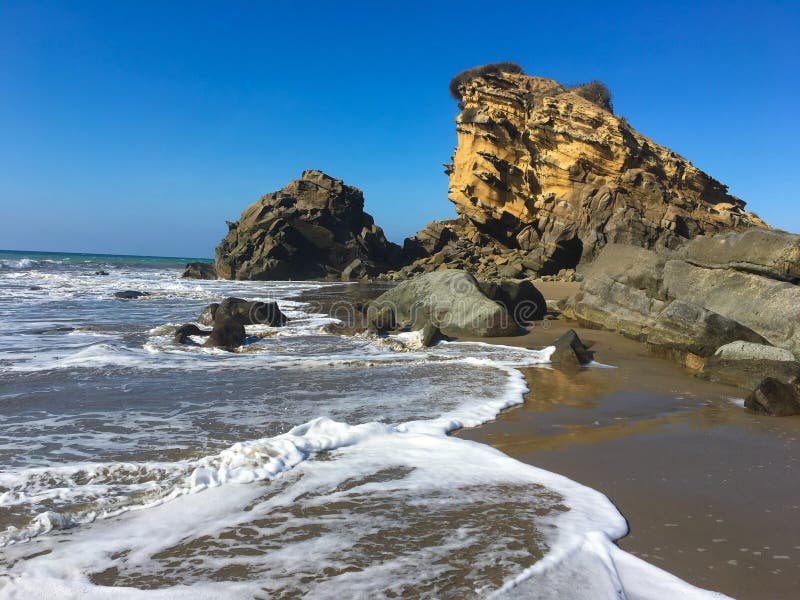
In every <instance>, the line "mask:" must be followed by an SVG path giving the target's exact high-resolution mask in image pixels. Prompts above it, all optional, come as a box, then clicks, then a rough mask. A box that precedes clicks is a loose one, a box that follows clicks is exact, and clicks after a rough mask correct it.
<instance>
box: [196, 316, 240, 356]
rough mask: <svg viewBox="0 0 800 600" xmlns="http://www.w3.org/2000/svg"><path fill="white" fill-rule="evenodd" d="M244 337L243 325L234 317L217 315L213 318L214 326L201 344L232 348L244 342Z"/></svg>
mask: <svg viewBox="0 0 800 600" xmlns="http://www.w3.org/2000/svg"><path fill="white" fill-rule="evenodd" d="M246 337H247V335H246V334H245V331H244V325H242V324H241V323H239V322H238V321H236V320H234V319H230V318H219V315H218V318H217V319H215V320H214V328H213V329H212V330H211V333H210V334H209V336H208V339H207V340H206V343H205V344H203V345H204V346H209V347H213V348H223V349H225V350H233V349H235V348H238V347H239V346H241V345H242V344H244V340H245V338H246Z"/></svg>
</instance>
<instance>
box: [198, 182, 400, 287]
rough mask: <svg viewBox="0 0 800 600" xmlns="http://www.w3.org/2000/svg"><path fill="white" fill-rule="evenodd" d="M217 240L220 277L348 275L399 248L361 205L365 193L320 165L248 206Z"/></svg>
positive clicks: (378, 265)
mask: <svg viewBox="0 0 800 600" xmlns="http://www.w3.org/2000/svg"><path fill="white" fill-rule="evenodd" d="M228 229H229V230H228V235H227V236H225V239H223V240H222V242H221V243H220V244H219V246H217V250H216V254H215V260H214V269H215V272H216V274H217V276H218V277H220V278H222V279H259V280H274V279H317V278H324V277H329V278H330V277H332V278H337V279H339V278H341V277H342V274H343V272H346V277H347V278H349V279H358V278H362V277H368V276H374V275H376V274H378V273H380V272H383V271H385V270H387V269H389V268H390V267H392V266H395V265H396V263H397V261H398V258H399V254H400V248H399V247H398V246H397V245H395V244H392V243H390V242H388V241H387V240H386V237H385V236H384V234H383V230H381V228H380V227H377V226H376V225H375V223H374V221H373V219H372V217H371V216H370V215H369V214H367V213H365V212H364V196H363V194H362V193H361V191H360V190H359V189H358V188H355V187H352V186H349V185H345V184H344V183H343V182H342V181H341V180H339V179H334V178H333V177H330V176H328V175H326V174H324V173H322V172H320V171H313V170H310V171H304V172H303V175H302V177H301V178H300V179H297V180H295V181H292V182H290V183H289V184H288V185H287V186H286V187H284V188H283V189H282V190H279V191H277V192H274V193H271V194H267V195H266V196H263V197H262V198H261V199H260V200H258V201H257V202H255V203H253V204H251V205H250V206H248V207H247V208H246V209H245V210H244V212H243V213H242V216H241V218H240V219H239V220H238V221H236V222H229V223H228Z"/></svg>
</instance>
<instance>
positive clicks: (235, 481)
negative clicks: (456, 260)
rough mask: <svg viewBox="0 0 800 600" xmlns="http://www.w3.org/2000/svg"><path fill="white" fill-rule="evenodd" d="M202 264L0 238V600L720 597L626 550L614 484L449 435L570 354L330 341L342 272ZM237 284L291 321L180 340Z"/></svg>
mask: <svg viewBox="0 0 800 600" xmlns="http://www.w3.org/2000/svg"><path fill="white" fill-rule="evenodd" d="M189 260H192V259H179V258H163V257H135V256H110V255H86V254H58V253H38V252H36V253H34V252H6V251H0V597H9V598H10V597H14V598H44V597H49V598H54V597H81V598H108V597H114V598H138V597H140V596H141V597H147V598H150V597H154V598H252V597H260V598H336V599H340V598H401V597H402V598H483V597H488V596H493V597H498V598H506V597H507V598H624V597H641V598H663V597H672V596H678V595H681V596H683V597H710V596H712V595H710V594H708V593H706V592H702V591H700V590H697V589H696V588H693V587H691V586H689V585H688V584H685V583H683V582H681V581H680V580H678V579H676V578H674V577H672V576H671V575H669V574H667V573H664V572H663V571H660V570H659V569H657V568H655V567H653V566H651V565H648V564H647V563H644V562H642V561H641V560H639V559H637V558H634V557H633V556H631V555H628V554H626V553H624V552H622V551H621V550H619V549H618V548H617V547H616V545H614V544H613V542H612V540H614V539H616V538H619V537H620V536H622V535H624V534H625V532H626V523H625V520H624V518H623V517H622V515H620V514H619V512H618V511H617V510H616V509H615V508H614V506H613V505H612V504H611V503H610V502H609V501H608V499H606V498H605V497H604V496H603V495H601V494H599V493H598V492H595V491H593V490H591V489H589V488H586V487H584V486H581V485H579V484H577V483H575V482H573V481H570V480H568V479H566V478H564V477H561V476H559V475H556V474H553V473H549V472H547V471H543V470H540V469H536V468H534V467H530V466H527V465H524V464H522V463H519V462H517V461H515V460H513V459H511V458H508V457H507V456H505V455H504V454H502V453H500V452H498V451H496V450H494V449H492V448H490V447H488V446H484V445H481V444H476V443H474V442H469V441H466V440H461V439H458V438H453V437H450V436H448V435H447V433H448V432H449V431H452V430H453V429H456V428H458V427H463V426H476V425H479V424H481V423H483V422H485V421H487V420H490V419H492V418H494V416H496V415H497V414H498V413H499V412H500V411H501V410H503V409H505V408H507V407H510V406H513V405H515V404H518V403H520V402H521V401H522V398H523V394H524V392H525V391H526V388H525V381H524V379H523V377H522V375H521V374H520V372H519V371H517V370H516V367H520V366H533V365H542V366H543V368H546V364H547V362H548V358H549V353H550V350H548V349H545V350H543V351H535V350H526V349H520V348H511V347H506V346H495V345H488V344H480V343H441V344H439V345H437V346H435V347H434V348H428V349H425V348H421V347H420V345H419V336H418V335H417V334H416V333H408V334H402V335H399V336H394V338H391V339H375V338H358V337H355V338H354V337H341V336H335V335H327V334H323V333H322V332H321V331H320V329H321V327H322V326H323V325H325V324H326V323H330V322H332V321H333V319H332V318H331V317H329V316H328V315H325V314H322V313H320V312H318V311H316V310H315V309H314V307H313V305H312V304H311V303H309V302H308V301H307V299H308V297H310V296H313V294H315V293H319V294H323V293H328V292H329V291H330V290H333V289H335V288H332V287H331V285H332V284H326V283H318V282H242V281H197V280H184V279H181V277H180V275H181V272H182V269H183V266H184V264H185V263H186V262H187V261H189ZM97 271H105V272H107V273H108V275H105V276H104V275H95V272H97ZM129 289H133V290H139V291H144V292H148V293H149V294H150V295H149V296H147V297H145V298H143V299H140V300H133V301H125V300H118V299H116V298H114V296H113V294H114V292H116V291H122V290H129ZM337 289H338V288H337ZM303 294H305V295H304V296H303V298H305V299H306V300H304V301H301V299H300V297H301V295H303ZM226 296H239V297H244V298H247V299H257V300H277V301H278V303H279V304H280V306H281V309H282V310H283V311H284V312H285V313H286V314H287V315H288V316H289V317H290V318H291V321H290V323H289V324H288V326H286V327H284V328H270V327H266V326H252V327H248V328H247V331H248V340H247V344H246V345H245V346H244V347H243V348H242V349H241V351H240V352H235V353H230V352H225V351H221V350H217V349H207V348H203V347H201V346H186V345H178V344H176V343H174V342H173V340H172V335H173V332H174V330H175V328H176V327H177V326H179V325H181V324H183V323H190V322H193V321H194V320H195V319H196V318H197V315H198V314H199V313H200V311H201V310H202V309H203V307H205V306H206V305H207V304H208V303H210V302H213V301H219V300H220V299H222V298H224V297H226ZM111 587H113V588H114V589H113V590H112V589H111ZM112 591H113V592H114V593H113V594H111V592H112Z"/></svg>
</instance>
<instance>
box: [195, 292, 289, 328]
mask: <svg viewBox="0 0 800 600" xmlns="http://www.w3.org/2000/svg"><path fill="white" fill-rule="evenodd" d="M211 306H213V304H212V305H210V306H209V307H208V310H211V311H212V315H213V320H214V322H215V323H216V322H217V321H218V320H220V319H232V320H234V321H236V322H237V323H240V324H241V325H269V326H270V327H281V326H283V325H286V323H287V321H288V320H289V319H287V318H286V315H284V314H283V313H282V312H281V309H280V308H279V307H278V303H277V302H256V301H250V300H243V299H242V298H225V300H223V301H222V302H221V303H220V304H219V305H218V306H217V307H216V309H211ZM204 312H205V311H204ZM201 317H202V314H201Z"/></svg>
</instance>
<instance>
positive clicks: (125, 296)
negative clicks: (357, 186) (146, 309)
mask: <svg viewBox="0 0 800 600" xmlns="http://www.w3.org/2000/svg"><path fill="white" fill-rule="evenodd" d="M149 295H150V294H149V292H138V291H136V290H125V291H124V292H114V298H119V299H120V300H136V299H137V298H144V297H145V296H149Z"/></svg>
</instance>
